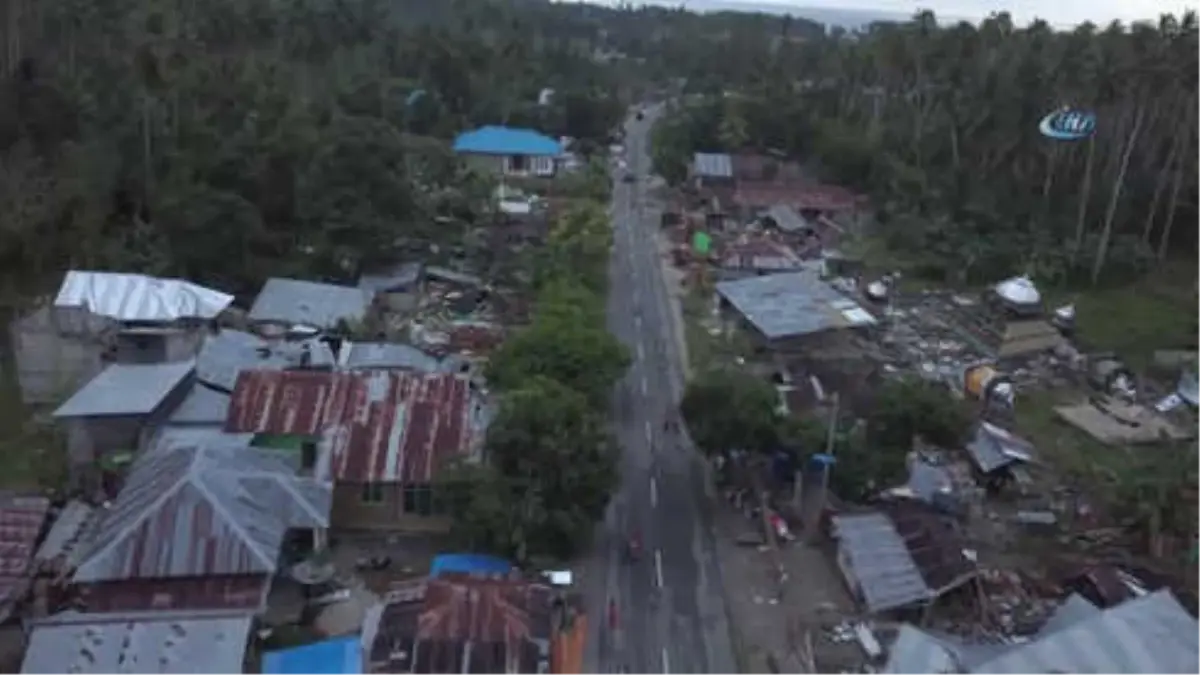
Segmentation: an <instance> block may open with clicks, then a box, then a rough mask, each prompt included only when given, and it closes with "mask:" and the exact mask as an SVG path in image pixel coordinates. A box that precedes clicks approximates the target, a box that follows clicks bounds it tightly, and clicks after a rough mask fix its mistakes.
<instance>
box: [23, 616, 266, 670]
mask: <svg viewBox="0 0 1200 675" xmlns="http://www.w3.org/2000/svg"><path fill="white" fill-rule="evenodd" d="M252 621H253V619H252V617H251V616H250V615H241V616H232V617H229V616H226V617H218V618H204V619H182V618H168V619H163V620H153V619H148V618H139V619H137V620H131V619H130V618H128V617H124V616H122V615H120V614H113V615H105V616H103V617H98V616H89V615H85V614H78V613H71V614H63V615H55V616H52V617H49V619H46V620H44V621H41V622H39V623H38V624H36V625H35V626H34V628H33V632H32V633H31V634H30V636H29V647H28V649H27V650H26V652H25V660H24V662H23V663H22V665H21V672H22V673H240V672H243V670H244V665H243V662H244V661H245V656H246V646H247V644H248V642H249V639H250V625H251V622H252Z"/></svg>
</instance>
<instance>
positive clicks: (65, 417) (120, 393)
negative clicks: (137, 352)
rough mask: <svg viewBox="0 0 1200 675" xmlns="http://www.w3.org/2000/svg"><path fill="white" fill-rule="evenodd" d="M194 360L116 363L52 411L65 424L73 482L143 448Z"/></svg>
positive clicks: (187, 382) (182, 392)
mask: <svg viewBox="0 0 1200 675" xmlns="http://www.w3.org/2000/svg"><path fill="white" fill-rule="evenodd" d="M194 371H195V361H194V360H189V361H181V362H176V363H156V364H125V363H115V364H113V365H111V366H109V367H108V368H105V369H104V370H103V371H102V372H101V373H100V374H99V375H97V376H96V377H95V378H93V379H92V380H91V381H90V382H88V383H87V384H85V385H84V386H83V387H82V388H80V389H79V391H77V392H75V394H74V395H72V396H71V397H70V398H69V399H67V400H66V401H65V402H64V403H63V404H62V405H60V406H59V407H58V408H57V409H56V410H55V411H54V418H55V419H56V420H59V421H60V422H62V423H63V424H64V425H65V426H66V431H67V456H68V465H69V467H70V470H71V478H72V482H74V483H75V484H76V485H82V484H85V483H87V482H88V481H90V480H91V479H93V478H95V476H94V475H93V472H94V469H95V467H96V465H97V463H101V464H102V463H104V461H105V460H106V459H108V458H110V457H112V456H113V455H116V454H119V453H135V452H137V451H138V450H140V449H142V448H144V447H146V446H147V443H148V441H149V439H150V437H151V436H152V435H153V433H154V429H155V427H157V426H158V425H160V424H161V423H163V422H164V421H165V420H166V419H167V417H168V416H169V415H170V414H171V412H172V411H174V410H175V409H176V407H178V405H179V404H180V403H181V402H182V401H183V400H184V398H185V397H186V396H187V392H188V389H189V388H190V386H191V382H192V378H193V373H194Z"/></svg>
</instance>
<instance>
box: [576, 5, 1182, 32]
mask: <svg viewBox="0 0 1200 675" xmlns="http://www.w3.org/2000/svg"><path fill="white" fill-rule="evenodd" d="M590 1H591V2H595V3H596V4H605V5H613V4H617V0H590ZM679 1H680V0H674V1H673V2H670V3H666V2H664V0H650V2H649V3H648V4H679ZM632 2H633V4H635V5H637V4H641V3H642V0H632ZM683 4H685V5H688V6H692V5H694V6H695V8H697V9H699V8H700V7H702V6H703V4H704V2H703V0H693V1H692V2H689V1H687V0H684V1H683ZM753 4H755V5H759V6H763V5H777V6H779V7H780V9H781V10H784V9H785V8H787V7H788V6H792V7H812V8H820V9H826V10H857V11H880V12H885V13H889V14H890V13H900V14H904V15H911V14H912V13H913V12H915V11H916V10H917V9H918V8H923V9H931V10H933V12H934V14H936V15H939V16H948V17H954V18H962V19H976V20H977V19H983V18H984V17H986V16H987V15H988V14H991V13H992V12H998V11H1007V12H1008V13H1009V14H1010V15H1011V16H1012V17H1013V21H1014V22H1016V23H1017V24H1025V23H1028V22H1030V21H1032V20H1033V19H1035V18H1040V19H1043V20H1045V21H1046V22H1048V23H1050V24H1051V25H1054V26H1056V27H1060V28H1070V27H1071V26H1074V25H1077V24H1079V23H1082V22H1084V21H1091V22H1092V23H1095V24H1098V25H1105V24H1107V23H1108V22H1110V21H1112V20H1113V19H1120V20H1121V21H1123V22H1126V23H1129V22H1131V21H1136V20H1144V19H1149V20H1153V21H1157V20H1158V17H1159V15H1161V14H1165V13H1171V14H1175V15H1176V16H1178V15H1180V14H1182V13H1183V12H1184V10H1186V9H1188V8H1192V9H1194V8H1195V7H1196V6H1197V4H1198V0H1191V1H1187V0H1041V1H1037V0H921V1H920V2H911V1H909V2H905V1H904V0H792V1H790V2H789V1H788V0H753ZM798 13H799V12H798Z"/></svg>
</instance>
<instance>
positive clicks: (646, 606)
mask: <svg viewBox="0 0 1200 675" xmlns="http://www.w3.org/2000/svg"><path fill="white" fill-rule="evenodd" d="M658 113H659V110H658V109H652V110H648V114H646V116H645V119H644V120H637V119H636V118H634V117H633V116H632V115H631V116H630V118H629V119H628V120H627V121H626V125H625V132H626V133H625V148H626V161H627V162H628V169H629V170H630V171H632V172H633V174H634V175H635V176H636V177H637V178H638V181H637V182H635V183H632V184H630V183H625V182H623V181H622V180H621V177H622V174H623V173H624V171H622V170H620V169H617V170H615V176H614V178H615V180H614V189H613V205H612V215H613V227H614V237H615V247H614V252H613V261H612V271H611V287H610V294H609V295H610V297H609V307H608V323H609V329H610V330H611V331H612V332H613V333H614V334H615V335H617V337H619V338H620V339H621V341H622V342H624V343H625V344H626V345H627V346H628V347H629V350H630V353H631V354H632V356H633V359H634V361H633V364H632V366H631V367H630V369H629V372H628V373H627V374H626V376H625V378H624V379H623V380H622V381H621V382H620V383H618V385H617V387H616V390H615V391H614V393H613V409H614V415H613V418H614V426H615V433H616V434H617V438H618V440H619V441H620V443H621V445H622V447H623V448H624V452H623V455H622V461H621V486H620V488H619V490H618V491H617V493H616V494H615V495H614V496H613V500H612V503H611V505H610V507H609V512H608V514H607V517H606V519H605V522H604V523H603V524H602V525H601V526H600V527H599V528H597V529H598V532H597V538H596V544H595V546H594V548H593V558H592V560H591V561H590V564H589V565H588V569H589V573H588V579H589V580H588V584H587V588H585V589H584V593H585V595H586V597H587V600H588V604H589V606H590V608H591V611H590V612H589V614H590V615H591V617H592V619H591V621H590V624H589V626H590V630H591V635H590V636H589V638H590V639H589V640H588V648H587V654H586V656H585V664H586V667H587V669H588V671H589V672H596V673H616V672H630V673H707V672H714V673H729V672H734V670H735V664H734V659H733V654H732V648H731V645H730V640H729V630H728V624H727V621H728V615H727V613H726V606H725V599H724V596H723V591H722V584H721V579H720V570H719V568H718V563H717V558H716V552H715V550H714V545H713V539H712V537H713V534H712V527H711V519H710V515H709V510H708V509H709V505H710V504H711V499H710V498H709V496H708V494H707V493H706V487H705V486H706V482H705V475H704V468H703V462H702V461H700V460H699V457H698V455H697V454H696V453H695V451H694V450H693V449H692V447H691V445H690V443H689V442H688V440H687V438H686V437H684V436H682V435H680V433H678V432H668V430H667V429H666V428H665V427H664V422H665V420H666V416H667V415H668V414H669V413H670V412H673V411H675V410H677V408H678V401H679V399H680V396H681V395H682V392H683V383H684V377H683V372H684V370H683V360H682V355H681V353H680V348H679V345H680V343H681V342H680V341H681V340H682V337H681V336H679V335H678V329H677V322H676V321H675V320H674V318H673V315H672V313H671V312H672V311H673V309H672V307H671V304H670V302H671V301H670V299H669V296H668V294H667V290H666V285H665V283H664V279H663V275H662V265H661V263H660V259H659V252H658V247H657V246H656V244H655V235H654V232H655V230H656V229H657V228H658V223H659V217H660V211H659V210H658V209H657V208H654V204H653V203H652V201H651V200H649V199H648V198H647V196H646V194H645V193H646V181H645V179H646V177H647V176H648V175H649V173H650V159H649V155H648V150H649V148H648V143H649V130H650V126H651V124H652V123H653V119H654V117H656V116H657V115H658ZM639 532H640V535H641V539H642V541H643V551H642V554H641V556H640V557H639V558H638V559H631V558H630V556H629V555H628V542H629V538H630V537H631V536H632V535H633V534H634V533H639ZM613 610H615V612H614V611H613Z"/></svg>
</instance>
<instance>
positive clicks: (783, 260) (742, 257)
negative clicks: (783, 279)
mask: <svg viewBox="0 0 1200 675" xmlns="http://www.w3.org/2000/svg"><path fill="white" fill-rule="evenodd" d="M721 266H722V267H724V268H726V269H738V270H756V271H780V270H783V271H790V270H798V269H800V268H801V267H802V262H801V260H800V257H799V256H798V255H796V253H795V251H793V250H792V249H791V247H789V246H788V245H787V244H784V243H782V242H778V241H772V240H770V239H767V238H765V237H758V238H753V239H748V240H746V241H739V242H734V243H731V244H729V245H728V246H726V247H725V251H724V252H723V254H722V256H721Z"/></svg>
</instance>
